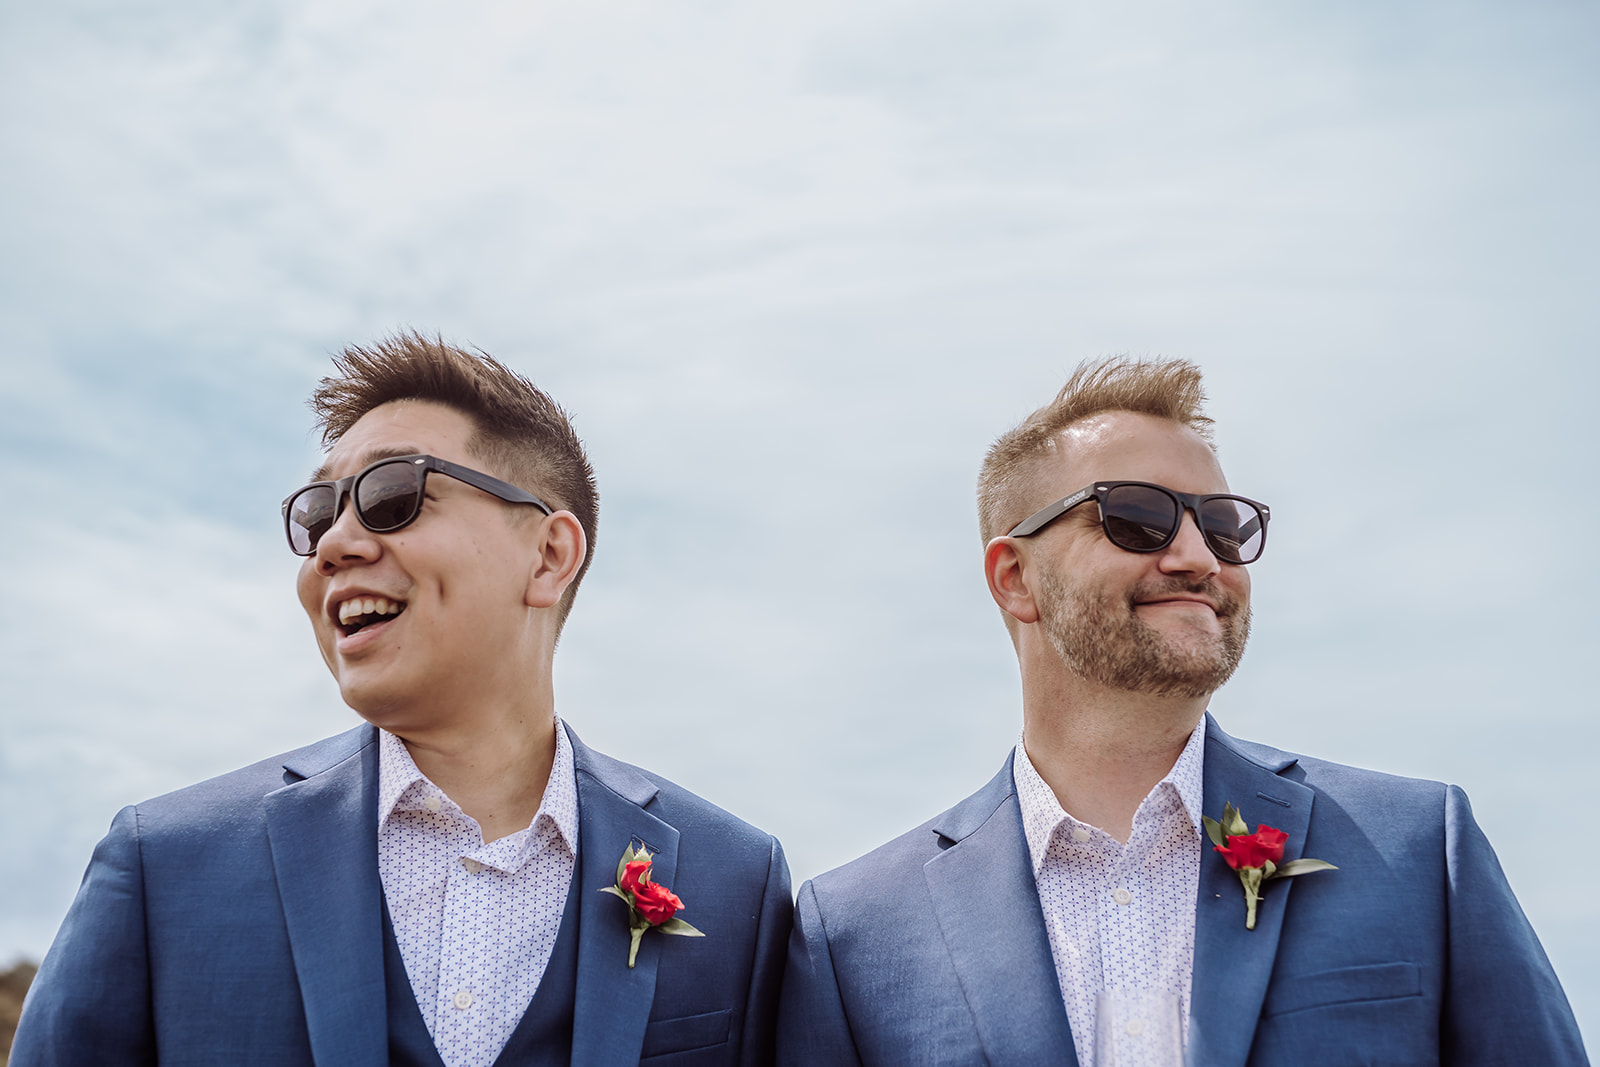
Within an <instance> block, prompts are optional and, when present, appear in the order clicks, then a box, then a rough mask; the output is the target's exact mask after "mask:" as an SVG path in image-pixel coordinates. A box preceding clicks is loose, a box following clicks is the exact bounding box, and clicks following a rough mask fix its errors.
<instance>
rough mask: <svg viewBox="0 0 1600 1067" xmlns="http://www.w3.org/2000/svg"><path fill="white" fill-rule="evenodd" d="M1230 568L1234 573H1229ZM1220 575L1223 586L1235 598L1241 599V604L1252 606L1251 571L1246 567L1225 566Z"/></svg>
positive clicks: (1241, 605) (1244, 606)
mask: <svg viewBox="0 0 1600 1067" xmlns="http://www.w3.org/2000/svg"><path fill="white" fill-rule="evenodd" d="M1230 570H1231V571H1233V572H1234V573H1232V574H1229V573H1227V572H1228V571H1230ZM1219 577H1220V579H1221V582H1222V587H1223V588H1224V589H1226V590H1227V591H1228V593H1229V594H1230V595H1231V596H1233V597H1234V599H1236V600H1238V601H1239V606H1240V607H1242V608H1248V607H1249V606H1250V572H1249V571H1248V570H1246V569H1245V568H1244V567H1229V568H1225V569H1224V571H1223V573H1222V574H1221V575H1220V576H1219Z"/></svg>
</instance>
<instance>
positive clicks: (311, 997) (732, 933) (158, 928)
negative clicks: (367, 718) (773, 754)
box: [11, 726, 792, 1067]
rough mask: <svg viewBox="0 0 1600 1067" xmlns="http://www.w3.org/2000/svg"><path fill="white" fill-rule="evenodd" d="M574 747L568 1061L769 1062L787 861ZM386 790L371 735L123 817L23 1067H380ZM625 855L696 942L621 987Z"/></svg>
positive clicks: (665, 789) (672, 791)
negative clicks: (650, 870) (631, 854)
mask: <svg viewBox="0 0 1600 1067" xmlns="http://www.w3.org/2000/svg"><path fill="white" fill-rule="evenodd" d="M569 733H570V730H569ZM572 745H573V756H574V763H575V766H576V773H577V785H578V812H579V815H578V823H579V826H578V837H579V844H578V881H577V883H576V885H575V891H576V892H577V893H579V894H580V903H579V908H580V910H579V924H578V968H577V971H578V977H577V989H576V1005H575V1010H574V1017H573V1031H574V1034H573V1046H572V1063H573V1064H575V1065H578V1064H583V1065H592V1067H613V1065H615V1064H622V1063H635V1062H638V1061H639V1060H640V1059H647V1060H649V1062H651V1063H653V1064H657V1063H659V1064H662V1065H667V1064H674V1065H676V1064H684V1065H687V1064H708V1065H709V1064H759V1063H766V1062H769V1061H770V1060H771V1056H772V1041H773V1028H774V1023H775V1018H774V1017H775V1012H776V1007H777V998H778V990H779V986H780V983H781V979H782V975H783V960H784V946H785V943H786V941H787V938H788V934H789V925H790V916H791V912H792V904H791V900H790V895H789V869H788V866H787V865H786V863H785V862H784V858H783V851H782V849H781V847H780V846H779V845H778V842H777V841H776V840H775V839H774V838H772V837H771V836H769V835H767V834H764V833H761V832H760V831H758V830H756V829H754V828H753V827H750V826H747V825H746V824H744V823H742V822H740V821H739V820H737V819H735V818H734V817H733V816H731V815H729V814H727V813H726V812H724V811H722V810H720V809H718V808H716V807H713V806H712V805H711V804H708V803H706V802H705V801H703V800H701V799H699V798H698V797H696V796H694V795H693V794H691V793H689V792H687V791H685V790H683V789H681V788H679V787H678V786H675V785H673V784H672V783H670V782H667V781H664V780H663V779H661V778H658V777H656V776H654V775H652V774H649V773H648V772H646V771H642V770H640V769H638V768H636V767H631V766H629V765H627V764H624V763H620V762H618V761H616V760H613V759H610V758H609V757H606V756H603V755H601V754H600V753H598V752H595V751H594V750H593V749H590V748H588V747H587V746H585V745H584V744H583V743H582V742H580V741H579V740H578V738H577V737H576V735H573V736H572ZM377 784H378V760H377V734H376V731H375V730H374V729H373V728H372V727H370V726H361V727H358V728H356V729H354V730H351V731H349V732H348V733H344V734H341V735H339V736H337V737H332V738H329V739H328V740H326V741H322V742H319V743H318V744H315V745H311V746H309V747H307V748H303V749H300V750H298V751H295V752H291V753H289V754H287V755H286V756H282V757H278V758H276V759H272V760H267V761H265V762H262V763H258V764H256V765H254V766H252V767H247V768H245V769H243V770H240V771H235V772H234V773H232V774H228V775H224V776H223V777H221V778H216V779H213V780H211V781H209V782H203V783H201V784H199V785H196V786H192V787H190V788H188V789H184V790H180V791H179V792H176V793H172V794H169V795H167V796H164V797H160V798H158V799H156V800H152V801H149V802H147V803H144V804H141V805H138V806H137V807H130V808H126V809H124V810H123V811H122V812H121V813H119V814H118V815H117V818H116V820H115V821H114V822H113V823H112V826H111V832H110V833H109V834H108V835H107V836H106V838H105V839H104V840H103V841H101V842H100V845H99V846H98V847H97V848H96V849H95V853H94V858H93V859H92V860H91V861H90V864H89V870H88V873H87V874H85V875H84V881H83V886H82V888H81V889H80V890H79V893H78V897H77V900H76V901H75V902H74V903H73V905H72V908H71V910H70V911H69V912H68V914H67V918H66V920H65V921H64V922H63V924H62V926H61V930H60V932H59V933H58V934H57V936H56V941H55V944H54V945H53V946H52V947H51V949H50V952H49V953H48V954H47V955H46V957H45V960H44V963H43V966H42V967H41V968H40V970H39V974H38V977H37V978H36V980H35V982H34V986H33V989H32V990H31V991H30V994H29V997H28V1000H27V1003H26V1005H25V1007H24V1009H23V1013H22V1021H21V1024H20V1026H19V1028H18V1031H17V1036H16V1044H15V1046H14V1048H13V1051H12V1059H11V1063H12V1065H13V1067H37V1065H56V1064H59V1065H66V1064H72V1065H84V1067H87V1065H96V1067H100V1065H106V1064H156V1063H160V1064H163V1065H172V1064H194V1065H197V1067H198V1065H202V1064H203V1065H207V1067H215V1065H220V1064H227V1065H229V1067H244V1065H255V1064H260V1065H262V1067H266V1065H269V1064H270V1065H273V1067H279V1065H293V1064H313V1063H314V1064H318V1065H321V1067H382V1065H383V1064H385V1063H386V1062H387V1058H388V1025H387V1020H386V1013H385V1000H384V994H385V986H384V972H383V911H382V909H383V903H382V888H381V886H380V884H379V881H378V852H377V812H378V807H377ZM632 841H641V842H644V843H645V844H646V845H648V846H649V848H650V849H651V851H652V852H655V853H656V857H655V866H654V877H655V879H656V880H657V881H659V882H661V883H662V884H664V885H667V886H670V887H671V888H672V889H673V891H674V892H676V893H677V894H678V895H679V896H680V897H682V898H683V900H684V902H685V910H684V918H686V919H688V920H690V921H691V922H693V923H694V924H695V925H696V926H697V927H698V928H699V929H700V930H702V931H703V932H704V933H705V935H706V936H705V937H704V938H688V937H664V936H660V935H657V936H646V937H645V939H644V942H643V945H642V946H641V948H640V950H639V957H638V961H637V965H636V966H635V967H634V968H633V969H632V970H629V969H628V966H627V960H628V940H629V935H628V922H627V909H626V906H625V905H624V904H623V902H622V901H620V900H618V899H617V898H615V897H613V896H610V895H609V894H603V893H601V892H599V890H600V889H601V888H602V887H603V886H608V885H611V884H612V883H613V882H614V880H615V877H616V868H617V861H618V859H619V858H620V857H621V855H622V852H623V850H624V849H625V848H626V847H627V846H628V845H629V843H630V842H632Z"/></svg>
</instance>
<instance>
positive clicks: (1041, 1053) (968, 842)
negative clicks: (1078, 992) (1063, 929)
mask: <svg viewBox="0 0 1600 1067" xmlns="http://www.w3.org/2000/svg"><path fill="white" fill-rule="evenodd" d="M934 830H935V832H936V833H938V834H939V835H940V836H941V837H942V838H944V839H945V840H946V841H949V842H952V843H951V844H950V845H949V847H947V848H946V849H945V850H944V851H943V852H941V853H940V854H939V855H937V856H935V857H934V858H933V859H931V860H929V861H928V862H927V863H926V864H924V865H923V868H922V870H923V875H924V877H925V878H926V880H927V884H928V893H929V895H930V896H931V897H932V899H933V912H934V916H935V917H936V919H937V920H938V923H939V929H940V932H941V933H942V934H943V935H944V940H945V945H946V947H947V948H948V949H949V952H950V959H951V962H952V963H953V964H954V966H955V971H956V977H957V978H958V980H959V981H960V983H961V991H962V993H963V995H965V997H966V999H967V1004H968V1006H969V1007H970V1009H971V1011H972V1017H973V1021H974V1022H975V1024H976V1025H977V1029H978V1038H979V1040H980V1041H981V1042H982V1043H983V1048H984V1052H985V1054H986V1056H987V1058H988V1060H989V1061H990V1062H991V1063H1062V1064H1067V1065H1070V1067H1077V1062H1078V1061H1077V1055H1076V1053H1075V1051H1074V1049H1073V1043H1072V1030H1071V1028H1070V1026H1069V1025H1068V1023H1067V1011H1066V1007H1065V1006H1064V1005H1063V1004H1062V1001H1061V986H1060V984H1059V982H1058V981H1057V979H1056V970H1055V962H1054V961H1053V960H1052V959H1051V956H1050V939H1049V935H1048V934H1046V933H1045V928H1044V913H1043V912H1042V911H1041V910H1040V906H1039V891H1038V889H1037V887H1036V886H1035V885H1034V881H1033V863H1032V861H1031V860H1030V859H1029V856H1028V843H1027V840H1026V838H1025V837H1024V836H1023V832H1022V816H1021V813H1020V809H1019V808H1018V807H1017V797H1016V790H1015V788H1014V786H1013V784H1012V777H1011V760H1009V759H1008V760H1007V761H1006V764H1005V766H1004V767H1002V768H1001V769H1000V773H999V774H997V775H995V777H994V778H993V779H992V780H991V781H990V782H989V784H988V785H986V786H984V788H983V789H981V790H979V791H978V792H977V793H975V794H974V795H973V796H971V797H969V798H967V799H966V800H964V801H962V802H961V803H960V804H958V805H957V806H956V807H954V808H952V809H951V810H950V811H949V812H947V813H946V814H945V815H944V816H942V817H941V818H940V819H939V821H938V823H937V824H936V825H935V827H934Z"/></svg>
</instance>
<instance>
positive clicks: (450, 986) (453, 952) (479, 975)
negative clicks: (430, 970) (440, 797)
mask: <svg viewBox="0 0 1600 1067" xmlns="http://www.w3.org/2000/svg"><path fill="white" fill-rule="evenodd" d="M457 844H458V846H459V848H458V851H459V854H460V859H459V860H458V861H457V862H455V863H453V864H452V865H451V868H450V871H449V874H448V876H447V878H446V886H445V898H444V916H443V920H442V923H441V933H442V937H441V939H440V947H441V949H442V952H441V954H440V959H439V990H438V994H437V1004H436V1007H435V1019H436V1020H437V1023H436V1026H435V1030H434V1035H435V1043H436V1045H437V1047H438V1049H439V1052H440V1056H441V1058H443V1059H444V1061H445V1063H446V1064H448V1065H449V1067H458V1065H462V1064H473V1063H477V1062H479V1060H480V1059H481V1057H480V1056H479V1055H478V1054H479V1053H482V1052H485V1051H487V1047H486V1045H485V1040H486V1034H487V1033H488V1032H489V1030H490V1029H492V1027H491V1020H492V1018H493V1012H494V1011H495V1006H496V1005H495V998H496V996H497V995H498V993H499V990H498V988H497V983H496V982H495V980H494V975H493V974H492V973H491V970H490V968H491V966H492V963H493V960H494V959H495V953H494V951H493V948H492V946H491V945H489V944H487V943H485V940H484V939H485V938H487V937H489V936H490V935H491V934H492V933H493V930H494V923H493V916H492V914H491V911H492V907H493V900H494V894H493V892H492V890H493V885H492V883H493V880H494V878H495V877H496V872H495V870H494V869H493V868H491V867H488V866H486V865H485V864H484V863H483V862H482V861H481V860H479V859H477V858H476V857H475V856H474V854H473V847H472V846H474V845H478V846H481V844H482V838H481V837H480V836H479V834H478V833H477V832H476V831H475V830H474V829H472V828H470V827H468V826H466V825H463V826H462V828H461V829H460V830H459V831H458V832H457ZM490 1058H491V1059H492V1057H490ZM484 1062H487V1061H484Z"/></svg>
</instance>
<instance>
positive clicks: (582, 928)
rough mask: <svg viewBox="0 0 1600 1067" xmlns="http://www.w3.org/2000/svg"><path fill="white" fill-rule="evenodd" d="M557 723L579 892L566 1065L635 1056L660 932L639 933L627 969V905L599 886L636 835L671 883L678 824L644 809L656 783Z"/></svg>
mask: <svg viewBox="0 0 1600 1067" xmlns="http://www.w3.org/2000/svg"><path fill="white" fill-rule="evenodd" d="M565 729H566V731H567V736H568V737H570V738H571V739H572V756H573V763H574V765H575V766H576V769H577V775H578V871H579V877H578V887H577V891H578V892H579V894H580V899H579V903H578V988H577V991H576V1001H575V1004H574V1006H573V1012H572V1063H573V1067H584V1065H593V1067H609V1065H611V1064H617V1063H636V1062H638V1060H639V1054H640V1051H641V1050H642V1049H643V1047H644V1029H645V1023H647V1022H648V1021H649V1018H650V1005H651V1004H652V1003H653V1002H654V1000H655V989H656V967H657V964H658V963H659V962H660V956H661V935H659V934H657V935H654V936H647V937H645V939H644V940H643V941H642V942H641V943H640V945H639V956H638V959H637V960H636V961H635V964H634V966H633V968H632V969H631V970H630V969H629V967H628V942H629V933H628V910H627V906H626V905H625V904H624V903H623V902H622V901H620V900H618V899H617V898H616V897H614V896H612V895H611V894H609V893H602V892H601V890H602V889H604V888H605V887H606V886H609V885H614V884H615V883H616V879H617V861H618V860H620V859H621V858H622V853H623V850H624V849H626V848H627V847H628V846H629V845H630V844H636V843H637V844H643V845H644V846H645V847H646V848H647V849H649V851H650V852H651V854H652V855H653V856H654V857H655V859H654V863H653V866H652V867H651V878H652V880H654V881H658V882H661V883H663V884H665V885H669V886H670V885H672V884H673V883H674V877H673V876H674V874H675V872H676V870H677V866H678V831H677V830H676V829H675V828H673V827H672V826H669V825H668V824H667V823H665V822H663V821H662V820H661V819H659V818H658V817H657V816H656V815H654V814H652V813H651V812H650V811H648V810H647V809H648V808H649V807H650V806H651V805H652V804H653V803H654V801H655V797H656V794H657V792H658V791H659V790H658V788H657V786H656V784H655V783H654V782H652V781H651V780H650V779H649V778H646V777H645V776H644V775H643V774H641V773H640V772H639V771H638V770H636V769H635V768H633V767H630V766H628V765H627V764H625V763H620V762H618V761H617V760H614V759H611V758H610V757H609V756H604V755H602V754H600V753H599V752H596V751H595V750H594V749H592V748H590V747H589V746H587V745H585V744H584V743H583V742H582V741H579V740H578V735H577V734H575V733H573V731H572V728H571V727H570V726H568V727H565Z"/></svg>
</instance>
